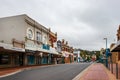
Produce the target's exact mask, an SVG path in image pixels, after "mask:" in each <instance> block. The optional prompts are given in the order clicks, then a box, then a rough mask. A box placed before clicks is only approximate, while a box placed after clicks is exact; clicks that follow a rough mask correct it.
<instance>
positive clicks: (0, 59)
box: [0, 54, 10, 65]
mask: <svg viewBox="0 0 120 80" xmlns="http://www.w3.org/2000/svg"><path fill="white" fill-rule="evenodd" d="M6 64H10V55H8V54H0V65H6Z"/></svg>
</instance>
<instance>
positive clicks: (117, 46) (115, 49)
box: [110, 40, 120, 52]
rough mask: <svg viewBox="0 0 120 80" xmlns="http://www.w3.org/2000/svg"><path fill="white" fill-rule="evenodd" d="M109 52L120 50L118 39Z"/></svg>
mask: <svg viewBox="0 0 120 80" xmlns="http://www.w3.org/2000/svg"><path fill="white" fill-rule="evenodd" d="M110 51H111V52H119V51H120V40H119V41H118V42H117V43H116V44H115V45H114V46H113V47H112V48H111V49H110Z"/></svg>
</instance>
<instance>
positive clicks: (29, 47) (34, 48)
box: [25, 43, 42, 51]
mask: <svg viewBox="0 0 120 80" xmlns="http://www.w3.org/2000/svg"><path fill="white" fill-rule="evenodd" d="M25 49H29V50H38V51H39V50H41V49H42V46H41V45H34V44H28V43H25Z"/></svg>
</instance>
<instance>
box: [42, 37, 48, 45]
mask: <svg viewBox="0 0 120 80" xmlns="http://www.w3.org/2000/svg"><path fill="white" fill-rule="evenodd" d="M43 43H44V44H47V37H46V36H43Z"/></svg>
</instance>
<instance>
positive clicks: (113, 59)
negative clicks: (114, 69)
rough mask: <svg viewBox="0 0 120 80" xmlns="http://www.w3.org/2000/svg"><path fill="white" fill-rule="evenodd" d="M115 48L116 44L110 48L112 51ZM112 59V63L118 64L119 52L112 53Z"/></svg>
mask: <svg viewBox="0 0 120 80" xmlns="http://www.w3.org/2000/svg"><path fill="white" fill-rule="evenodd" d="M113 46H115V43H112V44H111V46H110V49H111V48H112V47H113ZM111 54H112V55H111V59H112V62H113V63H117V62H118V55H119V52H111ZM109 62H110V57H109Z"/></svg>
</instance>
